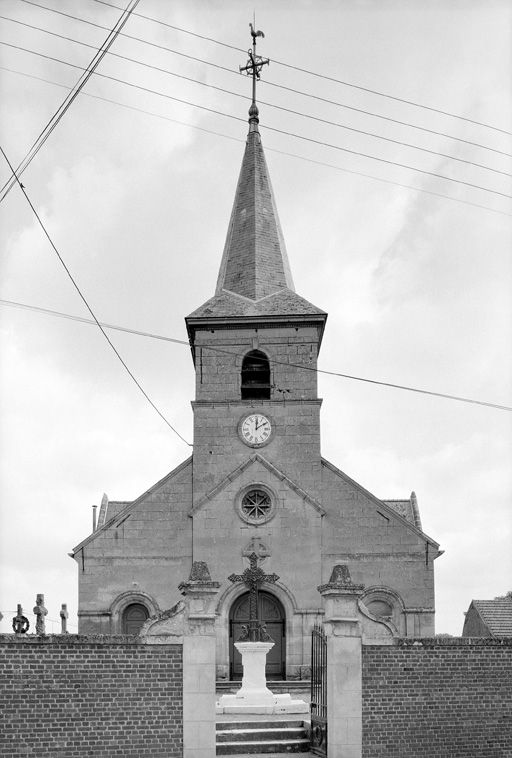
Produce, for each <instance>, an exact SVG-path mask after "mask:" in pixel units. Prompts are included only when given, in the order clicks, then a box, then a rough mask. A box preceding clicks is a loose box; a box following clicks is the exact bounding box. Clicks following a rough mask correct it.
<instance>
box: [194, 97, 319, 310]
mask: <svg viewBox="0 0 512 758" xmlns="http://www.w3.org/2000/svg"><path fill="white" fill-rule="evenodd" d="M256 112H257V111H256ZM257 121H258V119H257V117H256V118H254V114H253V116H252V117H251V119H250V120H249V123H250V124H251V126H250V129H249V134H248V135H247V142H246V146H245V152H244V157H243V160H242V167H241V169H240V176H239V178H238V184H237V188H236V192H235V200H234V203H233V210H232V212H231V218H230V221H229V227H228V233H227V236H226V243H225V245H224V252H223V254H222V261H221V264H220V270H219V276H218V279H217V287H216V290H215V295H214V297H212V298H210V300H208V301H207V302H206V303H204V305H202V306H200V307H199V308H197V310H195V311H194V312H193V313H191V314H190V316H188V318H187V321H188V319H193V318H204V317H206V318H215V317H217V318H223V317H227V318H238V317H243V318H245V317H247V316H257V317H258V318H259V317H261V316H287V315H296V316H303V315H316V316H321V317H323V319H324V320H325V318H326V315H327V314H326V313H325V312H324V311H322V310H320V309H319V308H317V307H316V306H314V305H312V304H311V303H310V302H308V301H307V300H305V299H304V298H302V297H300V296H299V295H297V293H296V292H295V287H294V284H293V279H292V274H291V270H290V264H289V262H288V255H287V252H286V246H285V242H284V238H283V233H282V230H281V224H280V223H279V217H278V214H277V208H276V203H275V200H274V193H273V191H272V185H271V183H270V176H269V172H268V167H267V163H266V160H265V155H264V152H263V146H262V144H261V136H260V133H259V131H258V126H257Z"/></svg>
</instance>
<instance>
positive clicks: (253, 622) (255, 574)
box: [228, 553, 279, 642]
mask: <svg viewBox="0 0 512 758" xmlns="http://www.w3.org/2000/svg"><path fill="white" fill-rule="evenodd" d="M228 579H229V581H230V582H233V584H236V583H238V582H243V584H245V586H246V587H248V588H249V628H248V629H247V633H246V635H244V634H243V633H242V637H241V638H240V640H242V639H243V638H244V637H245V639H248V640H249V642H264V641H265V640H268V639H269V637H268V634H267V633H266V630H265V629H264V628H263V627H262V625H261V623H260V620H259V618H258V590H259V588H260V587H261V585H262V584H263V582H267V583H268V584H275V583H276V582H277V580H278V579H279V577H278V575H277V574H265V572H264V571H263V569H262V568H260V567H259V566H258V556H257V555H256V553H251V554H250V556H249V567H248V568H246V569H245V571H244V573H243V574H231V576H228Z"/></svg>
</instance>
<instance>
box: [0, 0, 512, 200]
mask: <svg viewBox="0 0 512 758" xmlns="http://www.w3.org/2000/svg"><path fill="white" fill-rule="evenodd" d="M23 2H27V0H23ZM0 44H1V45H5V46H7V47H11V48H13V49H15V50H22V51H23V52H26V53H30V54H31V55H37V56H39V57H40V58H45V59H46V60H51V61H54V62H56V63H62V64H63V65H65V66H70V67H71V68H78V69H81V68H82V66H78V65H77V64H75V63H69V62H68V61H63V60H62V59H61V58H55V57H54V56H51V55H45V54H44V53H38V52H37V51H35V50H31V49H29V48H26V47H22V46H21V45H13V44H11V43H9V42H4V41H3V40H0ZM95 75H96V76H99V77H101V78H102V79H108V80H110V81H113V82H117V83H118V84H124V85H126V86H128V87H132V88H134V89H138V90H141V91H143V92H148V93H150V94H152V95H157V96H158V97H165V98H166V99H168V100H173V101H175V102H178V103H181V104H183V105H190V106H192V107H193V108H198V109H200V110H203V111H206V112H208V113H213V114H215V115H217V116H224V117H225V118H230V119H233V120H235V121H242V122H244V123H245V119H242V118H240V117H238V116H233V115H232V114H230V113H224V112H223V111H219V110H217V109H215V108H208V107H206V106H204V105H199V104H198V103H194V102H192V101H190V100H185V99H184V98H179V97H175V96H173V95H168V94H166V93H164V92H160V91H158V90H154V89H151V88H150V87H143V86H141V85H139V84H133V83H132V82H127V81H126V80H124V79H119V78H117V77H115V76H109V75H107V74H101V73H99V72H98V71H96V72H95ZM265 129H267V130H269V131H272V132H275V133H276V134H283V135H286V136H288V137H293V138H294V139H300V140H303V141H304V142H310V143H312V144H315V145H319V146H321V147H327V148H330V149H332V150H339V151H341V152H344V153H348V154H350V155H357V156H360V157H362V158H367V159H369V160H374V161H378V162H379V163H386V164H387V165H390V166H397V167H398V168H403V169H406V170H408V171H415V172H417V173H420V174H424V175H426V176H432V177H434V178H436V179H443V180H445V181H448V182H453V183H455V184H461V185H464V186H466V187H471V188H472V189H478V190H481V191H482V192H489V193H491V194H493V195H499V196H501V197H505V198H509V199H512V195H508V194H506V193H505V192H499V191H498V190H493V189H490V188H489V187H482V186H481V185H480V184H474V183H473V182H467V181H464V180H463V179H455V178H454V177H451V176H445V175H444V174H439V173H437V172H435V171H427V170H426V169H421V168H418V167H416V166H409V165H407V164H405V163H400V162H398V161H392V160H389V159H387V158H379V157H378V156H376V155H371V154H369V153H363V152H362V151H359V150H351V149H350V148H348V147H342V146H341V145H333V144H332V143H329V142H324V141H322V140H317V139H314V138H313V137H305V136H304V135H301V134H295V133H293V132H289V131H286V130H284V129H277V128H276V127H273V126H268V125H267V126H265Z"/></svg>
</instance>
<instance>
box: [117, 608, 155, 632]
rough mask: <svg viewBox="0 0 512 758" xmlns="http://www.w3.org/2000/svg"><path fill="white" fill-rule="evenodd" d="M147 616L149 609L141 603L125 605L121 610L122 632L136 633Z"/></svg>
mask: <svg viewBox="0 0 512 758" xmlns="http://www.w3.org/2000/svg"><path fill="white" fill-rule="evenodd" d="M148 618H149V611H148V609H147V608H146V606H145V605H142V603H131V605H127V606H126V608H125V609H124V611H123V621H122V627H123V634H138V633H139V632H140V630H141V629H142V626H143V624H144V622H145V621H146V619H148Z"/></svg>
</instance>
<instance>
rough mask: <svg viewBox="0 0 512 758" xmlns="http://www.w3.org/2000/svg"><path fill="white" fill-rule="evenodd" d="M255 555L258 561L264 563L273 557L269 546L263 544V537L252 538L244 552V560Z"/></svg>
mask: <svg viewBox="0 0 512 758" xmlns="http://www.w3.org/2000/svg"><path fill="white" fill-rule="evenodd" d="M253 553H256V555H257V556H258V560H259V561H260V562H261V563H263V561H264V560H265V558H268V557H269V556H271V555H272V552H271V551H270V550H269V548H268V547H267V545H266V544H265V543H264V542H263V540H262V539H261V537H251V539H250V540H249V542H248V543H247V545H246V546H245V547H244V549H243V550H242V556H243V557H244V558H250V557H251V555H252V554H253Z"/></svg>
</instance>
